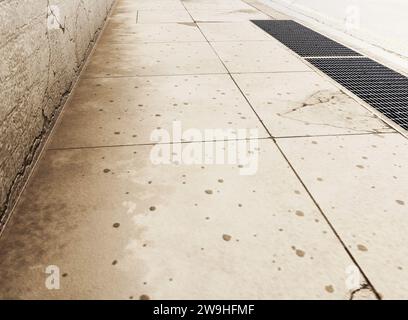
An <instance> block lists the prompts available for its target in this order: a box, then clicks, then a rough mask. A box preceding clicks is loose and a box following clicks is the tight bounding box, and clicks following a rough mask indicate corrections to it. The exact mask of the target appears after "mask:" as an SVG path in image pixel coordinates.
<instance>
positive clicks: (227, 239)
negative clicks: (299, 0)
mask: <svg viewBox="0 0 408 320" xmlns="http://www.w3.org/2000/svg"><path fill="white" fill-rule="evenodd" d="M222 238H223V239H224V240H225V241H230V240H231V238H232V237H231V236H230V235H229V234H223V235H222Z"/></svg>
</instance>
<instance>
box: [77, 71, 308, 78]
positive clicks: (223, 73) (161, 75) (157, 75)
mask: <svg viewBox="0 0 408 320" xmlns="http://www.w3.org/2000/svg"><path fill="white" fill-rule="evenodd" d="M311 72H313V73H315V72H314V70H302V71H251V72H228V71H226V72H219V73H180V74H142V75H128V76H95V77H82V78H81V79H86V80H92V79H120V78H146V77H185V76H211V75H214V76H216V75H229V74H231V75H234V74H268V73H271V74H275V73H278V74H279V73H311Z"/></svg>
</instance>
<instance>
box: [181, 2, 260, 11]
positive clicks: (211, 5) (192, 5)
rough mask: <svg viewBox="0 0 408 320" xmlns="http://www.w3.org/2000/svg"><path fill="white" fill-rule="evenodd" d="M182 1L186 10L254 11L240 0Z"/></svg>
mask: <svg viewBox="0 0 408 320" xmlns="http://www.w3.org/2000/svg"><path fill="white" fill-rule="evenodd" d="M182 3H183V5H184V7H185V8H186V9H187V10H188V11H197V10H198V11H226V12H234V11H242V12H246V11H248V12H256V10H254V8H253V7H252V6H250V5H248V4H246V3H244V2H243V1H240V0H204V1H191V0H184V1H182Z"/></svg>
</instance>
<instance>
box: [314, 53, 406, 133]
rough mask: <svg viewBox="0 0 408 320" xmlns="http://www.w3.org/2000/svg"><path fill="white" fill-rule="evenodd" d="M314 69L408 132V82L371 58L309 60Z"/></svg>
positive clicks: (402, 76)
mask: <svg viewBox="0 0 408 320" xmlns="http://www.w3.org/2000/svg"><path fill="white" fill-rule="evenodd" d="M307 61H309V62H310V63H311V64H312V65H314V66H315V67H316V68H318V69H319V70H321V71H323V72H324V73H326V74H327V75H328V76H330V77H331V78H332V79H334V80H336V81H337V82H338V83H340V84H341V85H342V86H343V87H345V88H346V89H348V90H350V91H351V92H352V93H354V94H355V95H356V96H358V97H359V98H361V99H362V100H364V101H365V102H367V103H368V104H370V105H371V106H373V107H374V108H375V109H377V110H378V111H380V112H381V113H383V114H384V115H386V116H387V117H388V118H390V119H391V120H393V121H394V122H395V123H397V124H398V125H400V126H401V127H402V128H404V129H406V130H408V78H407V77H405V76H404V75H402V74H400V73H398V72H396V71H394V70H391V69H389V68H387V67H385V66H383V65H382V64H380V63H378V62H376V61H374V60H371V59H369V58H358V59H356V58H340V59H338V58H337V59H335V58H308V59H307Z"/></svg>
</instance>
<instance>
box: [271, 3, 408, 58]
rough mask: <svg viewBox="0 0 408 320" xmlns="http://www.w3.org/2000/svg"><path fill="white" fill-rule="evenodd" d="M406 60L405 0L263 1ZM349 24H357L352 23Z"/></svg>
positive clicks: (407, 18) (407, 21) (407, 27)
mask: <svg viewBox="0 0 408 320" xmlns="http://www.w3.org/2000/svg"><path fill="white" fill-rule="evenodd" d="M263 2H265V3H270V4H272V5H273V4H278V5H282V6H285V7H287V8H290V9H292V10H293V11H296V12H298V13H301V14H303V15H305V16H308V17H309V18H313V19H315V20H317V21H319V22H321V23H323V24H326V25H328V26H330V27H333V28H335V29H337V30H341V31H343V32H345V33H347V34H350V35H352V36H354V37H356V38H358V39H361V40H364V41H365V42H367V43H369V44H372V45H375V46H377V47H381V48H383V49H385V50H386V51H391V52H393V53H395V54H396V55H399V56H401V57H405V58H406V59H408V0H264V1H263ZM353 21H356V22H357V23H354V24H353Z"/></svg>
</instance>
